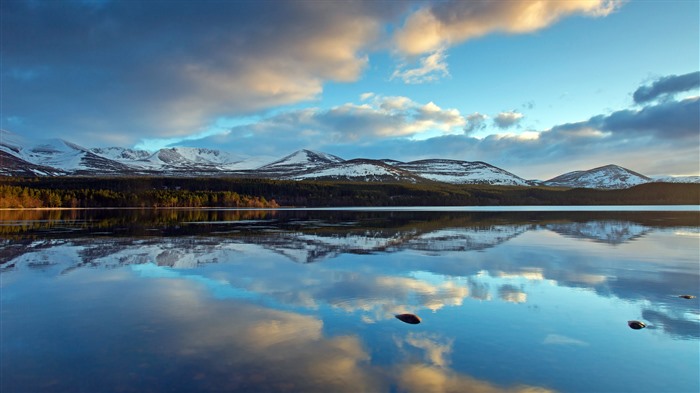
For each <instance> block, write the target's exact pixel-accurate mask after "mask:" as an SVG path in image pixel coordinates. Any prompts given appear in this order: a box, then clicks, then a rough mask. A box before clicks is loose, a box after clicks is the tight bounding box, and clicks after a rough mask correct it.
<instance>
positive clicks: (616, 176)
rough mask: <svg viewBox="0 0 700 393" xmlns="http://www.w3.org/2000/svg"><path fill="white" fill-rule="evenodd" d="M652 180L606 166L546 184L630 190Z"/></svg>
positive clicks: (563, 176)
mask: <svg viewBox="0 0 700 393" xmlns="http://www.w3.org/2000/svg"><path fill="white" fill-rule="evenodd" d="M650 181H652V180H651V179H650V178H648V177H646V176H644V175H642V174H639V173H637V172H634V171H631V170H629V169H627V168H623V167H621V166H617V165H606V166H601V167H598V168H593V169H590V170H587V171H574V172H569V173H565V174H563V175H560V176H557V177H555V178H553V179H549V180H547V181H545V182H544V184H545V185H547V186H555V187H583V188H607V189H617V188H629V187H632V186H636V185H639V184H644V183H649V182H650Z"/></svg>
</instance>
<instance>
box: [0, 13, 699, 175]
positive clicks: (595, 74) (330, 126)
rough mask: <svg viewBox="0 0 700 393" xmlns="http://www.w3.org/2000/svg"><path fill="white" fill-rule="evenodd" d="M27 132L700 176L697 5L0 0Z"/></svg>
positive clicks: (6, 76)
mask: <svg viewBox="0 0 700 393" xmlns="http://www.w3.org/2000/svg"><path fill="white" fill-rule="evenodd" d="M0 32H1V36H0V44H1V45H0V55H1V59H0V64H1V66H0V74H1V75H0V78H1V79H0V81H1V82H2V84H1V87H0V128H2V129H4V130H7V131H10V132H13V133H16V134H19V135H22V136H24V137H26V138H29V139H31V140H39V139H42V138H63V139H65V140H68V141H71V142H74V143H77V144H80V145H82V146H85V147H106V146H121V147H130V148H138V149H145V150H150V151H155V150H157V149H159V148H163V147H169V146H192V147H206V148H213V149H220V150H225V151H228V152H231V153H234V154H238V155H241V156H271V157H275V158H277V157H282V156H284V155H287V154H290V153H292V152H294V151H296V150H299V149H311V150H316V151H322V152H325V153H330V154H335V155H337V156H340V157H342V158H345V159H351V158H358V157H362V158H374V159H382V158H389V159H397V160H402V161H411V160H417V159H426V158H448V159H457V160H466V161H485V162H487V163H489V164H492V165H496V166H498V167H500V168H503V169H506V170H508V171H510V172H513V173H515V174H517V175H519V176H521V177H524V178H529V179H548V178H551V177H554V176H557V175H559V174H562V173H565V172H569V171H573V170H585V169H591V168H595V167H599V166H603V165H607V164H617V165H621V166H624V167H626V168H629V169H632V170H634V171H637V172H640V173H643V174H645V175H648V176H655V175H699V174H700V98H699V97H700V2H698V1H696V0H688V1H653V0H649V1H618V0H566V1H563V0H555V1H546V0H540V1H533V0H499V1H449V0H448V1H408V0H407V1H382V0H374V1H331V0H327V1H326V0H316V1H282V0H275V1H272V0H270V1H265V0H260V1H223V0H221V1H218V0H217V1H207V0H203V1H187V0H172V1H158V0H150V1H117V0H81V1H72V0H65V1H53V0H47V1H41V0H23V1H16V0H2V1H1V2H0Z"/></svg>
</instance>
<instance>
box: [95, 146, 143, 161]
mask: <svg viewBox="0 0 700 393" xmlns="http://www.w3.org/2000/svg"><path fill="white" fill-rule="evenodd" d="M90 151H92V152H93V153H95V154H97V155H98V156H101V157H104V158H109V159H110V160H115V161H122V162H129V161H135V160H145V159H147V158H148V157H149V156H150V155H151V153H149V152H148V151H146V150H134V149H127V148H124V147H96V148H94V149H90Z"/></svg>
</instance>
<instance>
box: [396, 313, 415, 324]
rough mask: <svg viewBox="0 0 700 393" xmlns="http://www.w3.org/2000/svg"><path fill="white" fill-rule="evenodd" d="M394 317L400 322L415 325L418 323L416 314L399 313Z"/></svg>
mask: <svg viewBox="0 0 700 393" xmlns="http://www.w3.org/2000/svg"><path fill="white" fill-rule="evenodd" d="M396 318H397V319H398V320H400V321H401V322H406V323H410V324H411V325H417V324H419V323H420V317H419V316H418V315H416V314H399V315H396Z"/></svg>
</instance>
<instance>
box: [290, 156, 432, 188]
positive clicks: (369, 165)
mask: <svg viewBox="0 0 700 393" xmlns="http://www.w3.org/2000/svg"><path fill="white" fill-rule="evenodd" d="M288 179H292V180H311V179H313V180H347V181H367V182H381V181H394V182H409V183H420V182H424V181H425V180H426V179H424V178H421V177H420V176H417V175H416V174H414V173H411V172H410V171H406V170H403V169H400V168H397V167H395V166H392V165H389V164H386V163H385V162H384V161H379V160H367V159H362V158H358V159H354V160H348V161H342V162H335V163H330V164H327V165H323V166H320V167H318V168H315V169H311V170H308V171H305V172H302V173H298V174H295V175H292V176H289V177H288Z"/></svg>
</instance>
